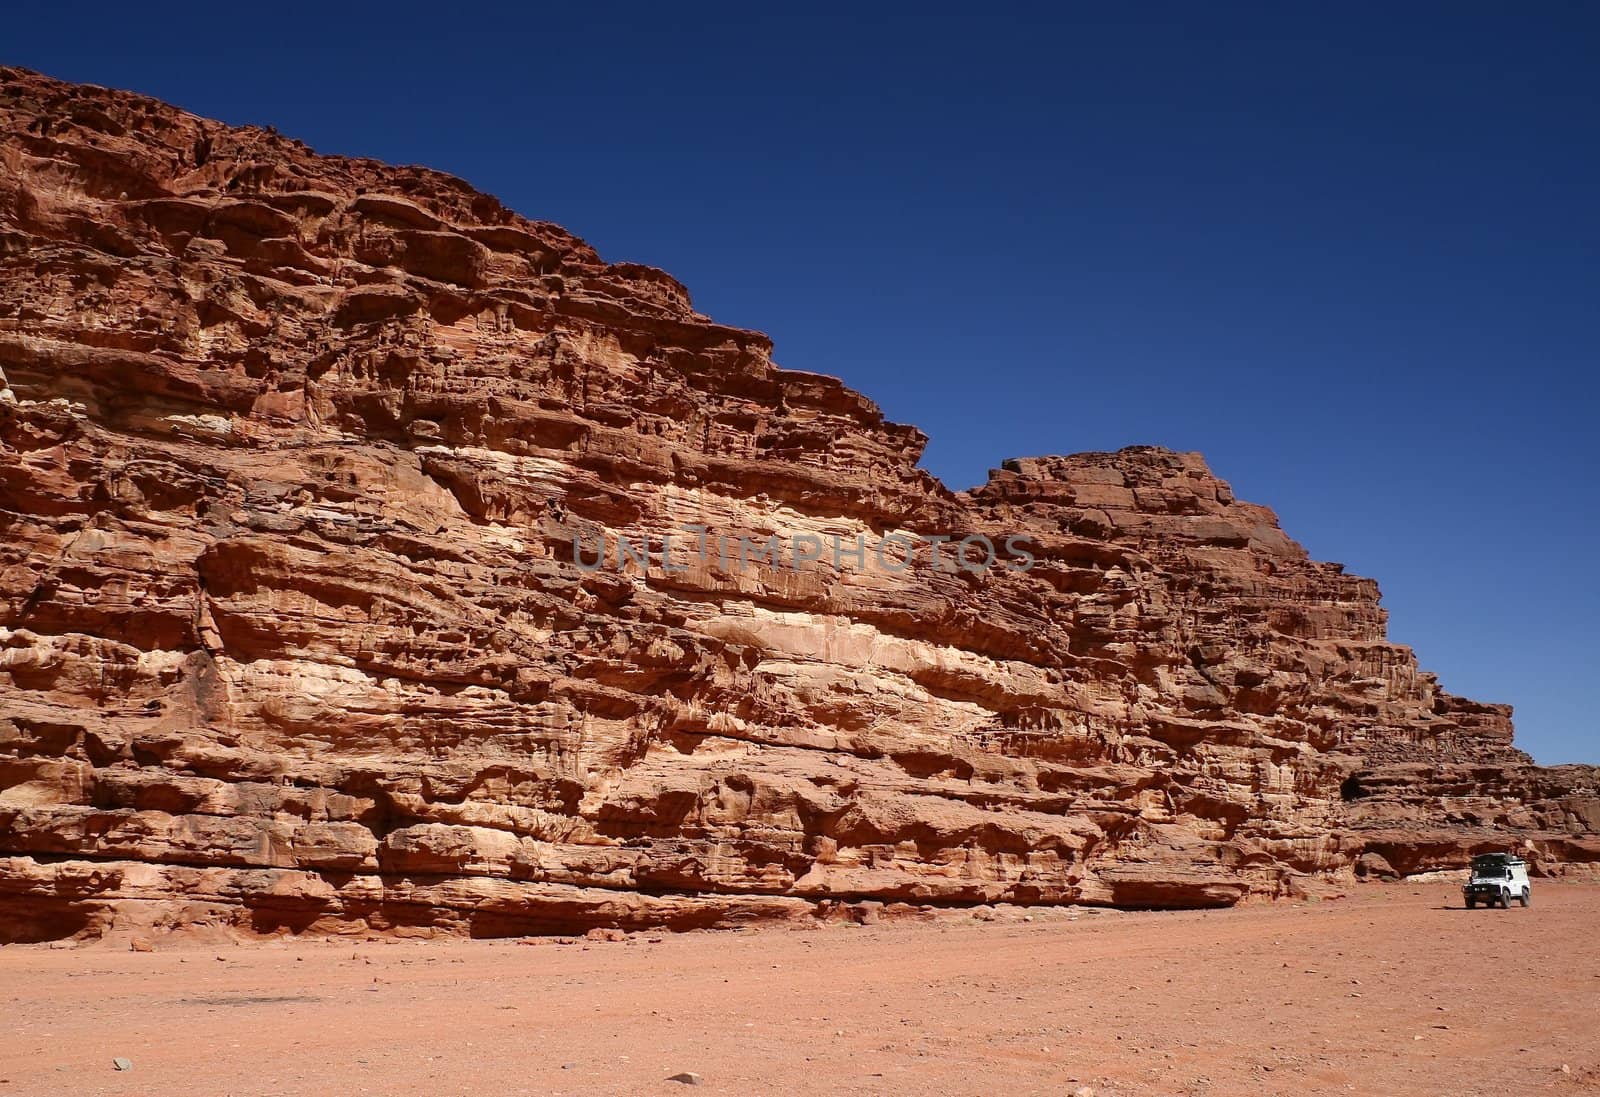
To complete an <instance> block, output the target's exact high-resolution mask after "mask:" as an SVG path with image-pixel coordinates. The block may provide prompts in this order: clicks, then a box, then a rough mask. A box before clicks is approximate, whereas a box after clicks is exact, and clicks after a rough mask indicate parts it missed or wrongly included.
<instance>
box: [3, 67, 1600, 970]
mask: <svg viewBox="0 0 1600 1097" xmlns="http://www.w3.org/2000/svg"><path fill="white" fill-rule="evenodd" d="M771 352H772V347H771V345H770V343H769V341H768V340H767V339H766V338H765V337H764V336H762V335H760V334H757V333H755V332H751V331H743V330H738V329H734V328H729V327H724V326H722V325H719V324H717V323H715V322H713V321H712V320H710V319H708V318H707V317H705V316H702V315H700V314H699V313H697V312H696V311H695V310H694V308H693V306H692V305H691V303H690V299H689V295H688V293H687V292H686V291H685V289H684V288H683V287H682V286H681V285H679V284H678V283H677V282H676V281H674V280H673V279H672V278H671V277H669V276H667V275H666V274H663V273H661V272H660V271H657V270H653V269H650V268H647V267H643V266H638V265H634V264H627V263H621V264H616V263H606V262H604V261H603V260H601V258H600V257H599V256H598V255H597V254H596V253H595V252H594V251H593V249H591V248H590V247H588V246H587V245H586V244H584V243H583V242H582V241H581V240H578V239H576V238H574V237H573V236H572V235H570V234H569V233H567V232H565V231H563V230H562V229H560V228H558V227H556V226H554V225H551V224H548V223H544V222H538V221H529V220H526V219H525V218H522V217H520V216H517V215H516V214H514V213H512V212H511V211H510V210H507V209H506V208H504V207H503V206H502V205H501V204H500V203H499V202H497V201H496V200H494V199H493V198H490V197H488V196H486V195H483V194H480V193H477V192H476V191H474V190H472V189H471V188H470V187H468V186H467V185H465V184H464V183H462V182H460V181H459V180H457V179H454V178H451V177H449V176H446V175H442V174H439V173H437V172H433V171H427V170H423V169H419V168H395V167H389V166H386V165H383V164H379V163H375V162H372V161H366V160H352V159H344V158H339V157H332V156H321V155H317V154H314V153H313V152H312V151H311V150H309V149H308V148H306V147H305V146H304V145H303V144H301V143H299V142H296V141H293V140H290V139H287V138H285V137H282V136H279V135H278V134H276V133H275V132H273V131H271V130H260V129H253V128H230V127H227V126H224V125H221V124H218V123H214V122H209V121H206V120H204V119H200V118H197V117H194V116H192V115H189V114H186V113H184V112H182V111H179V110H177V109H175V108H173V107H170V106H166V105H164V104H161V103H158V102H155V101H153V100H150V99H147V98H143V97H140V96H136V95H132V94H127V93H122V92H115V91H107V90H104V89H100V88H92V87H80V86H74V85H68V84H62V83H59V82H56V81H53V80H50V79H47V78H44V77H41V76H38V75H35V74H32V73H28V72H24V71H21V70H17V69H0V370H3V377H0V534H3V536H0V940H40V939H47V938H55V937H63V936H71V935H79V936H93V935H96V934H102V933H105V932H108V931H114V930H117V931H120V930H124V929H132V928H147V927H181V926H198V925H217V926H222V927H225V928H227V929H228V930H229V931H236V932H261V933H271V932H282V931H286V930H292V931H312V932H340V931H360V932H366V931H374V930H375V931H383V932H396V933H418V934H428V933H437V932H452V933H470V934H474V935H497V934H513V933H523V932H538V931H569V930H576V929H583V928H588V927H595V926H621V927H629V926H642V925H672V926H694V925H713V924H727V923H730V922H735V921H740V920H746V919H758V918H769V917H772V918H793V917H819V916H820V917H827V916H837V917H848V916H855V917H864V916H869V915H871V914H872V913H873V912H875V911H876V910H878V909H879V906H880V905H881V904H888V905H891V906H892V905H895V904H903V905H904V906H903V907H901V908H899V909H911V908H918V907H928V906H948V905H959V904H978V903H988V902H1002V901H1003V902H1017V903H1073V902H1081V903H1101V904H1118V905H1136V906H1196V905H1226V904H1231V903H1234V902H1236V901H1238V900H1240V899H1241V898H1244V897H1246V896H1248V895H1260V896H1272V895H1279V894H1285V893H1289V894H1294V893H1298V892H1300V891H1302V890H1304V889H1306V888H1308V887H1315V886H1316V885H1317V884H1318V883H1319V882H1322V881H1331V882H1333V883H1335V884H1337V883H1343V882H1348V881H1349V880H1351V879H1352V878H1353V877H1354V876H1355V875H1357V874H1362V875H1387V874H1392V873H1411V872H1417V871H1422V870H1426V869H1429V868H1436V867H1447V866H1453V865H1459V864H1461V863H1463V860H1464V859H1465V858H1466V857H1467V856H1469V855H1470V854H1471V853H1472V852H1474V851H1476V850H1481V849H1496V848H1505V847H1507V846H1511V845H1515V846H1519V847H1521V848H1523V849H1524V850H1525V851H1526V852H1527V855H1528V856H1529V857H1530V859H1531V860H1532V861H1533V863H1534V867H1535V870H1536V871H1540V872H1545V873H1556V872H1568V871H1575V870H1578V869H1582V870H1585V871H1588V870H1591V869H1592V867H1593V866H1594V865H1595V864H1596V863H1597V862H1600V839H1597V837H1596V832H1597V831H1600V797H1597V794H1596V781H1595V772H1594V771H1593V770H1591V769H1586V768H1581V767H1561V768H1554V769H1543V768H1539V767H1535V766H1533V765H1532V764H1531V763H1530V761H1529V759H1528V758H1527V757H1526V756H1525V755H1523V754H1522V753H1520V752H1519V751H1517V750H1516V749H1514V747H1513V746H1512V743H1511V730H1512V729H1511V714H1510V710H1509V708H1507V707H1505V706H1500V705H1486V704H1479V703H1475V702H1471V701H1466V700H1463V699H1461V698H1458V697H1453V696H1451V695H1450V694H1448V693H1445V692H1444V691H1443V690H1441V689H1440V688H1439V686H1438V684H1437V682H1436V681H1435V680H1434V678H1433V677H1432V676H1431V675H1429V674H1426V673H1424V672H1422V671H1420V670H1419V669H1418V665H1417V661H1416V659H1415V658H1414V656H1413V655H1412V653H1411V651H1410V650H1408V649H1407V648H1405V647H1402V646H1399V645H1396V644H1392V643H1389V642H1388V641H1387V640H1386V639H1385V632H1384V612H1383V610H1382V609H1381V608H1379V602H1378V590H1377V587H1376V585H1375V584H1374V583H1373V582H1372V581H1371V580H1367V579H1359V578H1355V577H1353V576H1349V575H1346V574H1344V572H1343V570H1342V569H1341V568H1340V566H1339V565H1337V564H1325V563H1318V562H1315V561H1313V560H1311V559H1309V558H1308V556H1307V554H1306V553H1305V551H1304V550H1303V549H1302V548H1301V547H1300V546H1299V545H1297V544H1296V543H1295V542H1294V541H1292V540H1290V539H1289V537H1288V536H1286V535H1285V534H1284V532H1283V531H1282V530H1281V529H1279V527H1278V523H1277V520H1276V519H1275V517H1274V516H1273V514H1272V513H1271V512H1270V511H1269V510H1267V509H1265V508H1263V507H1259V506H1255V505H1252V504H1248V503H1243V502H1240V501H1238V500H1236V499H1235V498H1234V497H1233V495H1232V492H1231V491H1230V490H1229V488H1228V485H1227V484H1225V483H1223V482H1222V481H1220V480H1218V479H1217V478H1216V477H1215V476H1213V475H1212V474H1211V473H1210V472H1209V471H1208V470H1207V468H1206V466H1205V464H1204V463H1203V461H1202V460H1201V459H1200V458H1199V457H1198V456H1197V455H1194V454H1181V453H1173V452H1169V451H1166V450H1160V449H1152V448H1143V447H1141V448H1133V449H1127V450H1123V451H1121V452H1118V453H1110V454H1079V455H1076V456H1070V457H1046V458H1036V459H1028V460H1020V461H1014V462H1009V463H1007V464H1006V465H1005V466H1004V467H1003V468H1002V469H1000V470H998V471H996V472H995V473H993V474H992V475H991V477H990V479H989V482H988V483H987V484H985V485H984V486H983V487H981V488H978V489H976V490H974V491H971V492H966V493H961V492H952V491H950V490H947V489H946V488H945V487H944V486H943V485H941V484H940V483H939V482H937V481H936V480H934V479H933V478H931V477H930V476H928V475H927V474H926V473H924V472H922V471H920V470H919V469H918V468H917V462H918V459H919V457H920V454H921V450H922V446H923V442H924V438H923V436H922V435H921V434H920V433H919V432H918V431H916V430H915V429H913V428H911V427H906V426H900V425H896V424H893V423H889V422H886V421H885V420H884V418H883V416H882V415H881V414H880V412H879V411H878V409H877V408H876V407H875V406H874V405H873V404H872V403H871V402H870V401H869V400H867V399H866V398H864V397H862V396H861V395H859V394H857V393H855V392H852V391H851V390H850V389H848V388H846V387H845V386H844V385H843V384H841V383H840V382H839V381H837V380H835V379H833V378H830V377H823V376H817V375H813V374H807V373H798V372H794V371H788V370H783V369H780V368H778V367H777V366H775V365H774V364H773V361H772V357H771ZM674 535H675V536H676V537H677V538H678V539H679V540H678V542H677V543H676V544H674V543H673V542H672V541H671V540H669V537H671V536H674ZM919 536H920V537H924V538H926V537H937V536H949V537H951V538H953V539H954V541H959V540H960V539H961V538H974V539H976V538H979V537H983V538H988V539H989V541H990V542H991V543H993V544H996V545H999V546H1002V547H1001V549H1000V554H1001V556H1002V557H1003V558H1002V559H1000V560H999V561H998V562H997V564H996V566H994V567H990V568H987V569H982V568H979V567H970V566H965V561H966V557H965V556H963V557H961V558H960V559H961V560H962V561H963V565H962V566H957V565H955V564H953V563H952V560H953V558H954V557H953V550H952V547H951V546H952V545H953V544H954V541H953V542H951V544H945V545H941V546H935V545H933V544H931V543H930V542H928V541H926V540H924V541H921V542H920V543H919V545H918V547H917V550H916V551H913V552H910V553H909V559H902V558H900V557H897V556H896V555H895V553H894V552H893V551H891V552H890V553H889V554H888V557H887V558H886V557H885V556H884V555H883V554H882V552H881V546H882V545H883V544H885V543H886V541H887V542H893V543H894V544H896V545H897V546H899V547H902V548H903V547H905V546H908V545H910V544H911V543H912V539H914V538H917V537H919ZM769 537H776V538H778V541H777V544H776V547H775V548H774V547H772V546H771V544H770V543H769V542H767V541H766V539H767V538H769ZM1016 537H1020V538H1023V540H1022V541H1021V542H1020V543H1018V545H1017V546H1016V551H1010V550H1008V549H1006V548H1005V547H1004V546H1005V542H1006V539H1007V538H1016ZM693 539H698V545H699V549H700V550H699V551H697V550H696V548H695V543H694V540H693ZM972 543H977V542H972ZM841 544H843V545H845V546H846V547H847V548H854V549H855V550H856V551H855V552H854V553H851V552H848V551H847V552H846V554H845V555H844V556H843V557H842V558H841V557H840V556H839V554H838V553H837V552H830V553H823V554H821V558H819V559H802V560H800V561H798V562H797V561H796V560H794V559H793V556H794V555H796V554H798V553H800V552H801V551H802V550H801V549H799V548H798V547H797V546H799V545H806V546H812V545H815V546H822V545H826V546H829V547H830V548H832V549H837V548H838V546H840V545H841ZM868 544H872V545H875V546H878V548H877V549H874V550H872V551H868V550H866V549H865V548H864V547H863V546H865V545H868ZM707 545H710V546H712V551H709V552H708V551H704V548H705V546H707ZM730 545H731V546H733V547H732V548H731V550H730V547H729V546H730ZM746 548H751V549H752V550H755V549H764V550H766V551H765V552H762V551H751V552H749V553H748V554H746V553H745V552H744V551H743V550H745V549H746ZM940 548H942V549H943V556H942V557H939V558H936V553H935V551H930V550H936V549H940ZM602 552H603V553H604V556H603V557H602V558H601V559H600V560H599V561H598V562H596V561H595V556H596V554H597V553H602ZM1023 553H1026V555H1027V556H1028V557H1030V558H1031V560H1032V566H1031V567H1027V568H1024V567H1022V566H1020V565H1021V564H1022V563H1024V562H1025V561H1024V560H1023V558H1022V554H1023ZM901 555H902V556H904V555H905V554H904V553H902V554H901Z"/></svg>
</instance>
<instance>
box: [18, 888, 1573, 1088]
mask: <svg viewBox="0 0 1600 1097" xmlns="http://www.w3.org/2000/svg"><path fill="white" fill-rule="evenodd" d="M1535 889H1536V891H1535V904H1534V906H1533V907H1532V908H1531V909H1529V910H1521V909H1516V908H1513V909H1512V910H1509V911H1502V910H1478V911H1472V912H1468V911H1465V910H1463V909H1461V904H1460V899H1459V895H1458V892H1457V891H1456V888H1455V886H1454V885H1452V884H1444V883H1430V884H1426V885H1394V886H1389V887H1366V888H1361V889H1358V890H1357V891H1356V892H1355V893H1354V894H1353V895H1351V896H1350V897H1349V898H1346V899H1340V900H1327V901H1322V902H1311V903H1281V904H1276V905H1266V904H1263V905H1253V906H1246V907H1243V908H1240V909H1237V910H1231V911H1217V912H1209V913H1202V912H1186V913H1165V914H1162V913H1137V914H1127V913H1110V912H1106V913H1096V912H1090V911H1078V912H1071V911H1039V912H1035V913H1034V914H1033V915H1032V921H1031V922H1027V923H1024V922H1022V921H1021V920H1020V919H1021V917H1022V914H1023V913H1024V912H1021V911H1016V912H1005V913H1001V914H1000V915H998V916H997V919H996V920H995V921H992V922H982V921H977V920H975V919H972V918H970V917H968V916H965V915H962V916H959V917H958V916H954V915H952V916H948V917H947V918H946V919H945V920H943V921H940V922H936V923H928V924H913V923H899V924H895V925H883V926H872V927H857V926H842V925H830V926H826V927H821V928H817V929H815V930H805V931H797V930H788V929H765V930H760V931H754V932H745V933H696V934H685V935H677V936H674V935H639V936H636V937H633V938H631V939H630V940H628V941H627V942H620V943H609V942H581V943H577V944H567V945H561V944H556V943H553V942H550V941H543V942H540V943H538V944H537V945H535V946H534V947H529V946H528V945H526V944H524V943H520V942H517V941H477V942H473V941H461V942H444V943H440V942H399V943H394V942H387V941H366V940H361V941H357V942H352V941H348V940H347V941H342V942H337V943H334V942H326V941H290V942H286V943H277V942H274V943H266V944H261V945H252V946H246V947H236V946H232V945H226V946H220V947H219V946H215V945H199V944H195V943H170V944H169V943H165V942H161V943H158V950H157V951H156V952H153V953H138V952H130V951H122V949H123V948H126V946H125V945H124V946H121V947H120V948H113V947H112V946H110V945H99V946H92V947H89V948H81V949H57V948H49V947H45V946H37V945H33V946H12V947H8V948H4V949H0V1000H3V1001H4V1002H5V1004H6V1006H7V1009H6V1021H5V1028H4V1034H3V1036H0V1079H3V1081H0V1097H3V1095H4V1094H29V1095H33V1094H54V1093H62V1094H67V1093H70V1094H83V1095H94V1094H161V1095H170V1094H187V1093H195V1094H208V1095H212V1094H230V1093H231V1094H241V1095H243V1094H251V1095H256V1094H306V1095H317V1097H321V1095H324V1094H328V1093H341V1094H343V1093H373V1094H427V1095H430V1097H432V1095H435V1094H451V1093H495V1094H502V1093H504V1094H523V1093H568V1094H580V1093H652V1092H653V1093H663V1094H671V1093H680V1092H685V1093H686V1092H689V1091H690V1090H689V1087H687V1086H682V1085H680V1084H676V1083H671V1082H667V1081H666V1080H665V1079H666V1078H667V1077H668V1076H669V1075H672V1074H675V1073H677V1072H679V1071H695V1072H697V1073H699V1074H701V1075H702V1076H703V1077H704V1083H703V1085H702V1086H700V1087H699V1088H698V1089H697V1090H695V1091H694V1092H700V1093H740V1094H744V1093H776V1092H804V1093H807V1094H827V1093H897V1094H898V1093H987V1092H1008V1093H1018V1094H1024V1093H1039V1094H1059V1093H1069V1094H1070V1093H1072V1092H1074V1090H1077V1089H1079V1088H1080V1087H1085V1086H1087V1087H1092V1088H1093V1090H1094V1091H1095V1093H1096V1094H1098V1095H1100V1097H1106V1095H1118V1094H1257V1093H1259V1094H1280V1093H1311V1092H1332V1093H1350V1092H1354V1093H1379V1092H1382V1093H1386V1094H1439V1093H1450V1094H1472V1093H1495V1094H1501V1093H1508V1092H1522V1091H1528V1090H1534V1091H1550V1092H1557V1093H1561V1092H1592V1091H1596V1090H1600V886H1597V885H1592V884H1590V885H1581V884H1553V883H1546V882H1536V883H1535ZM115 1056H122V1057H125V1058H127V1059H130V1060H132V1062H133V1069H132V1071H131V1072H126V1073H122V1072H117V1071H115V1070H114V1069H113V1067H112V1059H113V1057H115ZM1563 1064H1565V1065H1566V1066H1567V1068H1568V1070H1567V1071H1566V1072H1564V1071H1563V1070H1562V1067H1563Z"/></svg>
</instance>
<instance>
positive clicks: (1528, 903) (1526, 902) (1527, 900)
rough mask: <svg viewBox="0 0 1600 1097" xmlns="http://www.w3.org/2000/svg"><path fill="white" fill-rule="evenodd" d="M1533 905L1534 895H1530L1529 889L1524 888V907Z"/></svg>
mask: <svg viewBox="0 0 1600 1097" xmlns="http://www.w3.org/2000/svg"><path fill="white" fill-rule="evenodd" d="M1532 904H1533V895H1532V893H1530V892H1529V891H1528V889H1527V888H1523V889H1522V905H1523V906H1524V907H1527V906H1531V905H1532Z"/></svg>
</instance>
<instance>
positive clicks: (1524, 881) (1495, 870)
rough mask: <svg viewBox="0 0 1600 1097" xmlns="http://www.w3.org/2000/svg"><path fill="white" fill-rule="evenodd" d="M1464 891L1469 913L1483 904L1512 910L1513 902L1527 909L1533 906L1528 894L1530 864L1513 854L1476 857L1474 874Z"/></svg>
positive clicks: (1485, 854)
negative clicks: (1530, 904) (1530, 905)
mask: <svg viewBox="0 0 1600 1097" xmlns="http://www.w3.org/2000/svg"><path fill="white" fill-rule="evenodd" d="M1461 891H1462V894H1463V895H1465V896H1466V900H1467V909H1468V910H1471V909H1472V908H1473V907H1475V906H1477V905H1478V904H1479V903H1483V904H1484V905H1485V906H1491V907H1492V906H1494V905H1495V904H1496V903H1498V904H1500V905H1501V906H1502V907H1509V906H1510V905H1511V900H1513V899H1515V900H1516V901H1517V902H1519V903H1521V904H1522V905H1523V906H1527V905H1528V904H1529V903H1531V902H1533V896H1532V894H1531V893H1530V892H1529V890H1528V865H1527V862H1525V861H1524V860H1523V859H1522V858H1521V857H1514V856H1512V855H1511V854H1509V853H1484V854H1480V855H1478V856H1477V857H1474V858H1473V859H1472V874H1471V875H1470V876H1468V877H1467V883H1466V886H1465V887H1463V888H1462V889H1461Z"/></svg>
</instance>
